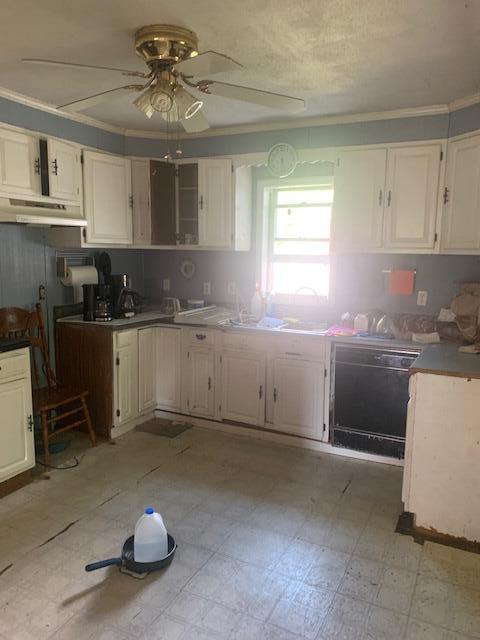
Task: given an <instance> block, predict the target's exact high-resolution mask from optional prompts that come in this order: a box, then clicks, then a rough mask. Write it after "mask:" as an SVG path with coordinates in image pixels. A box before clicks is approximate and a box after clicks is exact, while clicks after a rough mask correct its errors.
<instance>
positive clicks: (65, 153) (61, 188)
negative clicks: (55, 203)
mask: <svg viewBox="0 0 480 640" xmlns="http://www.w3.org/2000/svg"><path fill="white" fill-rule="evenodd" d="M48 178H49V185H50V196H51V197H52V198H58V199H60V200H68V201H70V202H75V203H77V202H79V201H80V180H81V165H80V151H79V149H78V147H76V146H75V145H73V144H69V143H68V142H63V141H61V140H55V139H53V138H49V139H48Z"/></svg>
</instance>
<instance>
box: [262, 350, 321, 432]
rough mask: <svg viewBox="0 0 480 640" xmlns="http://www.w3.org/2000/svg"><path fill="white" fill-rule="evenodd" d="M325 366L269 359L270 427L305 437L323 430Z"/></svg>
mask: <svg viewBox="0 0 480 640" xmlns="http://www.w3.org/2000/svg"><path fill="white" fill-rule="evenodd" d="M324 380H325V366H324V364H321V363H317V362H309V361H307V360H297V359H294V358H275V359H274V360H273V390H272V393H273V427H274V429H277V430H279V431H286V432H287V433H293V434H296V435H299V436H304V437H307V438H316V439H320V438H321V437H322V433H323V412H324V402H325V391H324Z"/></svg>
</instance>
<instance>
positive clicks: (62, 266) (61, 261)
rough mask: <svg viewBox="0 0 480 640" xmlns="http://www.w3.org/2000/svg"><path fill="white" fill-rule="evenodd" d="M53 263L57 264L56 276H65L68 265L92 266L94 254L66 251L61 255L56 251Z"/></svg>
mask: <svg viewBox="0 0 480 640" xmlns="http://www.w3.org/2000/svg"><path fill="white" fill-rule="evenodd" d="M55 263H56V266H57V277H58V278H66V277H67V269H68V267H73V266H77V267H78V266H86V267H87V266H94V265H95V258H94V256H86V255H85V254H83V253H68V254H63V255H58V253H57V256H56V258H55Z"/></svg>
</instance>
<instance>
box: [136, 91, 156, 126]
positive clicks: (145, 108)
mask: <svg viewBox="0 0 480 640" xmlns="http://www.w3.org/2000/svg"><path fill="white" fill-rule="evenodd" d="M151 93H152V89H151V87H149V88H148V89H147V90H146V91H144V92H143V93H141V94H140V95H139V96H138V97H137V98H135V100H134V101H133V104H134V105H135V106H136V107H137V109H140V111H141V112H142V113H143V115H145V116H147V118H151V117H152V116H153V114H154V113H155V109H154V108H153V106H152V104H151Z"/></svg>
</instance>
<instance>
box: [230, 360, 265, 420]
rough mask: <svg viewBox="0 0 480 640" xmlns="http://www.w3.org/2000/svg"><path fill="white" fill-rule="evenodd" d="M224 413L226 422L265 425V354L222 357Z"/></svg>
mask: <svg viewBox="0 0 480 640" xmlns="http://www.w3.org/2000/svg"><path fill="white" fill-rule="evenodd" d="M221 407H222V410H221V414H222V418H224V419H225V420H233V421H235V422H243V423H245V424H253V425H256V426H258V427H262V426H264V424H265V355H264V354H262V353H252V352H248V351H244V352H241V351H240V352H235V351H230V352H229V351H224V352H223V354H222V403H221Z"/></svg>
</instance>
